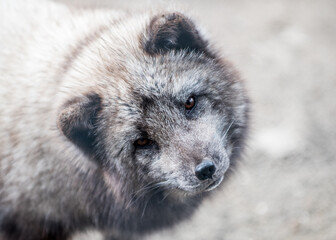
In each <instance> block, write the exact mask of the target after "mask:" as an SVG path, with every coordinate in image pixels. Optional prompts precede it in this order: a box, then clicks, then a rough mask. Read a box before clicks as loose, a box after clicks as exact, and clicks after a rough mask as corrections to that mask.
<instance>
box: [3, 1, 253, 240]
mask: <svg viewBox="0 0 336 240" xmlns="http://www.w3.org/2000/svg"><path fill="white" fill-rule="evenodd" d="M13 2H14V1H7V2H6V1H5V2H2V3H1V4H0V18H1V21H0V46H1V48H0V113H1V114H0V236H1V239H66V238H68V237H69V236H70V235H71V234H72V233H73V232H75V231H80V230H82V229H85V228H97V229H99V230H102V231H105V232H107V236H109V237H110V238H112V239H128V238H132V237H134V236H140V235H141V234H143V233H148V232H150V231H153V230H156V229H160V228H163V227H168V226H171V225H173V224H175V223H178V222H179V221H180V220H183V219H185V218H188V217H189V216H190V215H191V214H192V213H193V212H194V210H195V209H196V208H197V207H198V206H199V204H200V203H201V201H202V199H204V197H206V196H208V195H209V191H210V190H212V189H213V188H215V187H217V186H218V185H219V184H220V182H221V181H222V180H223V176H224V174H225V172H226V171H227V170H228V168H229V166H230V165H231V167H232V165H234V162H235V160H236V158H237V157H238V156H239V153H240V151H241V147H242V144H243V142H244V139H245V135H246V134H245V132H246V128H247V118H248V116H247V115H248V114H247V113H248V100H247V97H246V95H245V92H244V89H243V86H242V81H241V80H240V78H239V76H238V74H237V73H236V71H235V70H234V68H233V67H232V66H231V65H230V64H229V63H227V62H226V61H225V60H224V59H222V58H221V57H220V56H219V55H218V53H217V52H216V50H214V49H213V47H211V46H210V45H209V43H208V40H207V39H206V38H205V37H204V36H203V34H202V33H201V32H200V30H199V29H198V28H197V27H196V26H195V24H194V22H193V21H192V20H191V19H190V18H189V17H187V16H185V15H184V14H181V13H179V12H148V13H140V14H137V15H130V14H127V13H123V12H119V11H113V10H82V11H73V10H72V11H71V10H69V9H67V8H66V7H64V6H63V5H59V4H56V3H50V2H38V3H36V4H34V3H32V2H29V3H25V2H20V3H19V4H18V3H17V2H16V3H13Z"/></svg>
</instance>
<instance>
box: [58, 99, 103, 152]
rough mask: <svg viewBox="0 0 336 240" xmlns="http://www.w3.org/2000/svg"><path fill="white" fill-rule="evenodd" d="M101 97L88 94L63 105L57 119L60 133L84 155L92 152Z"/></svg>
mask: <svg viewBox="0 0 336 240" xmlns="http://www.w3.org/2000/svg"><path fill="white" fill-rule="evenodd" d="M101 101H102V99H101V97H100V96H99V95H98V94H96V93H89V94H87V95H85V96H83V97H78V98H75V99H72V100H70V101H68V102H67V103H66V104H64V105H63V107H62V109H61V111H60V113H59V115H58V119H57V126H58V128H59V129H60V131H61V132H62V133H63V134H64V136H66V137H67V138H68V139H69V140H70V141H71V142H72V143H74V144H75V145H76V146H77V147H79V148H80V149H81V150H82V151H84V152H85V153H86V154H91V153H92V152H93V148H94V144H95V139H96V134H97V133H96V130H97V123H98V120H97V119H98V118H97V115H98V113H99V111H100V110H101Z"/></svg>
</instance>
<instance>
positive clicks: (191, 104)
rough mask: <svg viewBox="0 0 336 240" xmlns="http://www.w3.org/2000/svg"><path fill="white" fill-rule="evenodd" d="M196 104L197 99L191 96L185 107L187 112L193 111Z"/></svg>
mask: <svg viewBox="0 0 336 240" xmlns="http://www.w3.org/2000/svg"><path fill="white" fill-rule="evenodd" d="M195 103H196V100H195V97H194V96H191V97H189V98H188V99H187V101H186V103H185V105H184V106H185V108H186V109H187V110H191V109H192V108H193V107H194V106H195Z"/></svg>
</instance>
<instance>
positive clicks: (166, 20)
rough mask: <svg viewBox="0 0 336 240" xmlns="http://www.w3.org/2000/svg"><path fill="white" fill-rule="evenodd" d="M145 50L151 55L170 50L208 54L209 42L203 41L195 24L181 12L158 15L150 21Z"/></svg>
mask: <svg viewBox="0 0 336 240" xmlns="http://www.w3.org/2000/svg"><path fill="white" fill-rule="evenodd" d="M147 35H148V37H147V38H146V39H145V43H144V50H145V51H146V52H147V53H149V54H159V53H165V52H167V51H169V50H176V51H179V50H186V51H187V52H190V51H195V52H202V53H208V51H207V41H205V40H204V39H202V37H201V36H200V34H199V31H198V30H197V28H196V26H195V24H194V22H193V21H192V20H191V19H190V18H189V17H187V16H185V15H184V14H182V13H180V12H169V13H163V14H159V15H156V16H154V17H153V18H152V20H151V21H150V24H149V27H148V33H147Z"/></svg>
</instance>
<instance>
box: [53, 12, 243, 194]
mask: <svg viewBox="0 0 336 240" xmlns="http://www.w3.org/2000/svg"><path fill="white" fill-rule="evenodd" d="M136 36H137V40H138V42H137V44H135V45H134V43H133V42H132V43H129V44H130V46H131V47H130V48H129V49H128V50H127V51H126V52H124V53H123V54H122V51H121V50H120V51H119V50H118V48H114V49H110V50H109V47H108V46H106V44H107V43H108V41H107V40H106V39H105V40H104V41H101V42H99V44H98V43H97V44H96V45H94V44H92V45H93V46H91V48H93V49H94V50H92V51H95V52H101V51H102V50H101V49H105V53H103V54H100V57H102V56H103V57H102V58H103V59H104V56H108V59H110V60H111V58H112V59H113V60H112V61H113V63H111V64H107V62H108V61H106V59H107V58H105V59H104V60H101V65H102V66H106V67H102V66H100V67H97V66H95V67H94V68H95V69H100V70H99V73H96V72H94V71H88V72H87V73H84V77H83V79H88V80H87V82H90V81H91V80H89V79H94V78H99V79H100V80H99V81H100V83H101V84H99V85H97V84H93V83H91V85H93V87H92V86H90V87H88V88H87V89H86V90H85V91H86V92H85V91H83V93H81V95H80V96H77V97H75V98H71V99H70V100H68V102H66V103H65V104H63V105H62V107H61V108H60V112H59V114H58V127H59V129H60V130H61V132H62V133H63V134H64V135H65V136H66V137H67V138H68V140H70V141H71V142H72V143H74V144H75V145H76V146H77V147H78V149H80V151H83V152H84V153H85V154H86V155H87V156H88V158H89V159H90V160H92V161H94V162H96V163H97V164H98V166H99V168H101V169H102V172H103V175H104V176H105V177H106V178H112V179H113V180H112V182H115V181H123V182H125V184H126V183H131V185H132V186H130V188H132V189H141V188H143V187H145V186H151V187H152V188H153V189H154V188H156V189H164V190H165V191H168V192H172V193H174V194H172V195H173V196H190V195H191V196H193V195H197V194H200V193H202V192H205V191H210V190H212V189H214V188H216V187H217V186H218V185H219V184H220V183H221V182H222V180H223V178H224V174H225V172H226V171H227V170H228V168H229V166H230V164H233V163H234V160H235V159H236V157H237V156H238V153H239V150H240V147H241V145H242V143H243V140H244V136H245V130H246V126H247V111H248V109H247V108H248V101H247V98H246V96H245V93H244V90H243V87H242V84H241V81H240V79H239V76H238V74H237V73H236V72H235V70H234V69H233V68H232V67H231V66H230V65H229V64H228V63H227V62H225V61H224V60H223V59H221V58H220V57H218V56H217V55H216V54H215V53H214V52H212V51H211V50H210V49H209V47H208V42H207V41H206V40H205V39H203V37H202V36H201V34H200V33H199V31H198V30H197V29H196V27H195V25H194V23H193V22H192V21H191V20H190V19H189V18H187V17H185V16H184V15H182V14H180V13H168V14H162V15H158V16H154V17H152V18H151V19H150V21H149V23H148V24H147V25H146V28H145V29H141V31H139V32H137V34H136ZM102 38H104V36H103V37H102ZM98 41H99V40H98ZM125 41H127V39H126V40H125ZM132 44H133V45H132ZM95 48H97V49H95ZM124 48H125V47H124ZM106 49H107V51H106ZM112 50H113V51H112ZM109 51H110V52H109ZM123 51H124V50H123ZM116 55H117V58H115V57H113V56H116ZM84 57H85V56H84ZM98 62H99V61H98ZM95 64H96V63H92V65H95ZM102 69H104V70H102ZM73 74H74V76H75V77H78V76H77V75H76V74H77V73H76V72H75V73H73ZM70 76H71V75H70ZM101 79H104V81H101ZM83 82H84V81H83ZM102 82H103V83H102ZM82 85H83V83H82ZM89 85H90V84H89ZM116 179H118V180H116ZM127 179H128V180H127ZM130 179H132V181H130ZM107 181H108V180H107ZM108 182H109V181H108ZM116 185H118V184H116ZM116 185H114V186H111V187H112V188H116ZM119 190H120V189H119ZM119 190H116V191H119ZM120 191H121V190H120ZM123 191H125V190H123Z"/></svg>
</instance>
